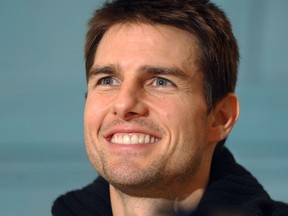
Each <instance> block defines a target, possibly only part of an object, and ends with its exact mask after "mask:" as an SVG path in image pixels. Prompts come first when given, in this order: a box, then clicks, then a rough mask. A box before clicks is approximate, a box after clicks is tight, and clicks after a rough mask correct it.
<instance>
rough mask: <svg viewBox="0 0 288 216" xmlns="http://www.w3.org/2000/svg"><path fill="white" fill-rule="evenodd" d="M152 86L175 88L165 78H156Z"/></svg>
mask: <svg viewBox="0 0 288 216" xmlns="http://www.w3.org/2000/svg"><path fill="white" fill-rule="evenodd" d="M152 85H154V86H158V87H166V86H173V83H172V82H171V81H169V80H167V79H165V78H162V77H156V78H155V79H154V81H153V83H152Z"/></svg>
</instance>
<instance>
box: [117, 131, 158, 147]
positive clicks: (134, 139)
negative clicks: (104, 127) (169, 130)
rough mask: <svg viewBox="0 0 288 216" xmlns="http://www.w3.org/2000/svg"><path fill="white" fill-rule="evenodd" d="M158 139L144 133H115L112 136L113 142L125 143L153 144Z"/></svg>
mask: <svg viewBox="0 0 288 216" xmlns="http://www.w3.org/2000/svg"><path fill="white" fill-rule="evenodd" d="M158 140H159V139H158V138H156V137H154V136H151V135H149V134H142V133H115V134H113V136H112V137H111V142H112V143H115V144H124V145H136V144H151V143H155V142H157V141H158Z"/></svg>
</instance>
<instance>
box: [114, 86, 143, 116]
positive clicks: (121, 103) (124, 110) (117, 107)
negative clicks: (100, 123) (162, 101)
mask: <svg viewBox="0 0 288 216" xmlns="http://www.w3.org/2000/svg"><path fill="white" fill-rule="evenodd" d="M143 94H144V93H143V91H142V89H141V88H140V86H137V84H135V83H128V82H126V83H125V82H123V83H122V85H121V87H120V89H119V92H118V94H117V96H116V98H115V101H114V105H113V114H114V115H115V116H118V117H119V118H121V119H123V120H125V121H129V120H131V119H134V118H137V117H140V116H145V115H147V113H148V107H147V106H146V104H145V102H144V98H143V97H144V95H143Z"/></svg>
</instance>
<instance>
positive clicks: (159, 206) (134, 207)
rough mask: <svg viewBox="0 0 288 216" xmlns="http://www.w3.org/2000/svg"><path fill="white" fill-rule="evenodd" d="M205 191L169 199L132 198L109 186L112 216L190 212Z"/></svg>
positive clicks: (201, 190) (172, 214) (162, 214)
mask: <svg viewBox="0 0 288 216" xmlns="http://www.w3.org/2000/svg"><path fill="white" fill-rule="evenodd" d="M204 191H205V189H204V188H199V189H197V190H195V191H194V192H193V193H191V194H189V195H183V196H178V197H175V198H174V199H171V198H169V199H168V198H167V199H165V198H160V199H159V198H147V197H145V198H144V197H132V196H129V195H127V194H124V193H123V192H121V191H119V190H117V189H115V188H114V187H113V186H112V185H110V197H111V204H112V211H113V215H114V216H132V215H133V216H138V215H139V216H140V215H141V216H146V215H147V216H148V215H149V216H150V215H155V216H174V215H178V213H179V212H185V213H188V212H192V211H193V210H194V209H195V208H196V207H197V205H198V204H199V202H200V200H201V198H202V196H203V193H204Z"/></svg>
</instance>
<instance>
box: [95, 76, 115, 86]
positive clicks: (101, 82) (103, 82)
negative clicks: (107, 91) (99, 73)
mask: <svg viewBox="0 0 288 216" xmlns="http://www.w3.org/2000/svg"><path fill="white" fill-rule="evenodd" d="M118 84H119V82H118V81H117V80H116V79H115V78H113V77H103V78H101V79H99V80H98V82H97V85H104V86H105V85H107V86H110V85H118Z"/></svg>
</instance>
